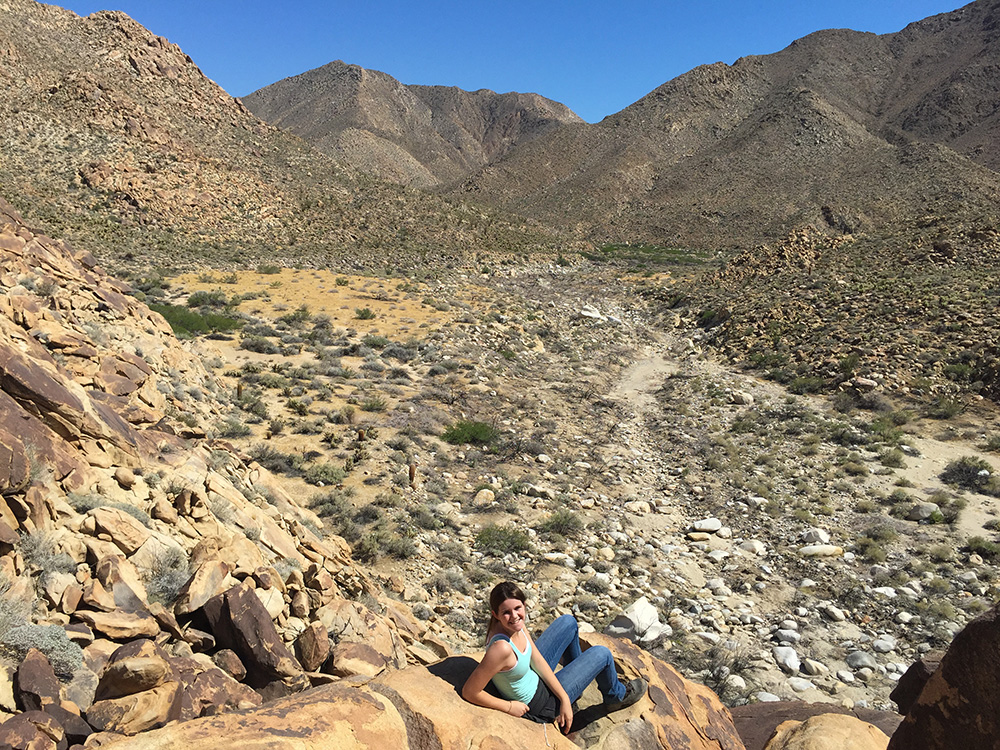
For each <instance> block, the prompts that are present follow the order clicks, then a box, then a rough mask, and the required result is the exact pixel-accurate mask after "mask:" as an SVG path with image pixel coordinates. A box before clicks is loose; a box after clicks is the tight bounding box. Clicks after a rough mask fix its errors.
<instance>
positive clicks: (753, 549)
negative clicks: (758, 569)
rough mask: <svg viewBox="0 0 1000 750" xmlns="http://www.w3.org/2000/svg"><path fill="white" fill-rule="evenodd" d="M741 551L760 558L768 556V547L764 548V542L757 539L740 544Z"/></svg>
mask: <svg viewBox="0 0 1000 750" xmlns="http://www.w3.org/2000/svg"><path fill="white" fill-rule="evenodd" d="M740 549H741V550H744V551H746V552H749V553H751V554H754V555H758V556H760V555H766V554H767V547H766V546H764V542H762V541H759V540H757V539H747V540H746V541H745V542H743V543H742V544H740Z"/></svg>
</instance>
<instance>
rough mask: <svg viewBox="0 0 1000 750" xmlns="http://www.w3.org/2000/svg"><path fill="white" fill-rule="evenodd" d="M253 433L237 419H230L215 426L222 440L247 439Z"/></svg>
mask: <svg viewBox="0 0 1000 750" xmlns="http://www.w3.org/2000/svg"><path fill="white" fill-rule="evenodd" d="M251 432H252V430H251V429H250V427H249V425H246V424H244V423H243V422H242V421H240V420H239V419H236V418H235V417H229V418H228V419H226V420H225V421H223V422H219V423H218V424H216V425H215V433H216V434H217V435H218V436H219V437H220V438H237V437H246V436H247V435H249V434H250V433H251Z"/></svg>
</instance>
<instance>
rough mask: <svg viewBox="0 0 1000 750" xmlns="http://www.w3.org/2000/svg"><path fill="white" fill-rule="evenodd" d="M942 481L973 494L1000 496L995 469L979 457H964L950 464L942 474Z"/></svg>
mask: <svg viewBox="0 0 1000 750" xmlns="http://www.w3.org/2000/svg"><path fill="white" fill-rule="evenodd" d="M941 481H942V482H944V483H946V484H951V485H955V486H956V487H961V488H962V489H966V490H971V491H973V492H982V493H986V494H1000V493H998V492H997V490H998V487H997V481H996V477H995V476H994V469H993V467H992V466H991V465H990V463H989V462H988V461H985V460H983V459H982V458H979V457H978V456H962V457H961V458H959V459H957V460H955V461H952V462H951V463H949V464H948V465H947V466H946V467H945V469H944V471H942V472H941Z"/></svg>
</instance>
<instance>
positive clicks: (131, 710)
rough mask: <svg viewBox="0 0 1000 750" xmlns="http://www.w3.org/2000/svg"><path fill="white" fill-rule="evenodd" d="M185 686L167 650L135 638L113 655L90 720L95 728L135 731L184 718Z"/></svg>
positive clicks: (126, 732)
mask: <svg viewBox="0 0 1000 750" xmlns="http://www.w3.org/2000/svg"><path fill="white" fill-rule="evenodd" d="M182 697H183V689H182V685H181V681H180V680H179V679H178V675H177V673H176V672H175V671H174V669H173V668H172V667H171V665H170V663H169V660H168V657H167V655H166V653H164V651H163V650H162V649H161V648H160V647H159V646H157V645H156V644H155V643H153V641H149V640H142V639H140V640H134V641H132V642H131V643H128V644H126V645H124V646H122V647H120V648H118V649H117V650H116V651H115V652H114V653H113V654H112V655H111V659H110V661H109V662H108V666H107V668H106V669H105V670H104V673H103V674H102V675H101V679H100V682H99V683H98V685H97V692H96V695H95V699H96V700H95V702H94V704H93V705H92V706H91V707H90V708H89V709H88V710H87V721H88V722H89V723H90V725H91V726H92V727H94V728H95V729H98V730H101V731H105V732H118V733H120V734H135V733H137V732H142V731H145V730H147V729H152V728H154V727H159V726H163V725H164V724H166V723H167V722H168V721H172V720H174V719H179V718H181V708H182V701H181V699H182Z"/></svg>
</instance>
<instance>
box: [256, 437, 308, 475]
mask: <svg viewBox="0 0 1000 750" xmlns="http://www.w3.org/2000/svg"><path fill="white" fill-rule="evenodd" d="M250 459H251V460H252V461H256V462H257V463H259V464H260V465H261V466H263V467H264V468H265V469H267V470H268V471H270V472H273V473H275V474H288V475H290V476H297V475H298V473H299V471H300V469H301V465H302V456H300V455H294V454H291V453H282V452H281V451H279V450H278V449H277V448H272V447H271V446H270V445H265V444H264V443H257V444H256V445H253V446H252V447H251V448H250Z"/></svg>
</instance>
